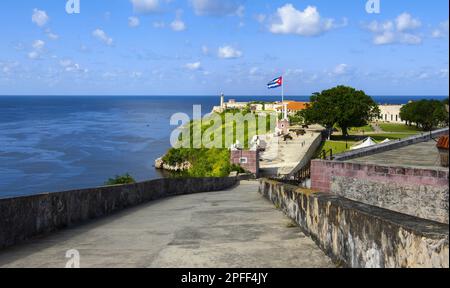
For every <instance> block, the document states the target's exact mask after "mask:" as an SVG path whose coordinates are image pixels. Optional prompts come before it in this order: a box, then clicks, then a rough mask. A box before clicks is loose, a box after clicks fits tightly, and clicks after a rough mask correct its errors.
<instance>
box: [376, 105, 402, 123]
mask: <svg viewBox="0 0 450 288" xmlns="http://www.w3.org/2000/svg"><path fill="white" fill-rule="evenodd" d="M378 107H379V108H380V114H381V117H380V119H379V121H380V122H386V123H398V124H402V123H403V124H405V123H406V121H402V119H401V118H400V109H401V108H402V107H403V105H379V106H378Z"/></svg>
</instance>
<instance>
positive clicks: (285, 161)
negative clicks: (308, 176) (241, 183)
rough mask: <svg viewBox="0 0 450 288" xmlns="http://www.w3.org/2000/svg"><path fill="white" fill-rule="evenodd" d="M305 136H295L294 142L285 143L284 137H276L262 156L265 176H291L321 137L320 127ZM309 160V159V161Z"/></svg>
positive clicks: (309, 131) (261, 164)
mask: <svg viewBox="0 0 450 288" xmlns="http://www.w3.org/2000/svg"><path fill="white" fill-rule="evenodd" d="M312 128H315V129H311V130H307V133H306V134H305V135H303V136H296V135H295V134H294V133H290V134H291V136H293V138H294V139H293V140H288V141H283V139H282V137H275V138H274V139H272V141H269V144H268V146H267V148H266V151H265V152H263V153H262V154H261V157H260V158H261V159H262V161H261V162H260V169H261V173H262V175H263V176H277V175H289V174H291V173H292V172H293V171H294V170H295V168H297V166H298V165H299V164H300V162H302V160H303V158H305V156H306V154H307V152H308V150H309V148H310V147H311V145H312V144H313V142H314V141H315V140H316V139H317V138H318V137H320V133H319V132H317V130H319V129H323V128H321V127H318V126H314V127H312ZM308 160H309V159H308Z"/></svg>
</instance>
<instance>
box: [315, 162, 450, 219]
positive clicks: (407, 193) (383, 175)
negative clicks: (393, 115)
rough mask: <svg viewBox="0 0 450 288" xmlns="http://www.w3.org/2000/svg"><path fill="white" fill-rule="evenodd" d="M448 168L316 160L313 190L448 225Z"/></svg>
mask: <svg viewBox="0 0 450 288" xmlns="http://www.w3.org/2000/svg"><path fill="white" fill-rule="evenodd" d="M448 174H449V171H448V169H443V168H439V167H436V168H435V169H428V168H415V167H401V166H386V165H375V164H362V163H352V162H336V161H322V160H314V161H312V165H311V188H312V189H315V190H318V191H320V192H329V193H333V194H335V195H339V196H342V197H345V198H348V199H352V200H355V201H359V202H363V203H366V204H369V205H374V206H378V207H381V208H386V209H390V210H393V211H397V212H400V213H405V214H409V215H412V216H416V217H420V218H424V219H429V220H433V221H437V222H441V223H446V224H448V223H449V219H448V218H449V209H448V208H449V207H448V206H449V205H448V199H449V185H448V176H449V175H448Z"/></svg>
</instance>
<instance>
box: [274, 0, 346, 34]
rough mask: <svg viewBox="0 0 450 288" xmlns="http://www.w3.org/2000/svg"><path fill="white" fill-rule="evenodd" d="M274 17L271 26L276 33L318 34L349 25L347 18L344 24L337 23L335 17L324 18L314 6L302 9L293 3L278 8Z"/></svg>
mask: <svg viewBox="0 0 450 288" xmlns="http://www.w3.org/2000/svg"><path fill="white" fill-rule="evenodd" d="M274 19H275V20H274V21H272V23H271V25H270V28H269V29H270V32H272V33H274V34H297V35H301V36H316V35H319V34H322V33H323V32H326V31H329V30H331V29H334V28H338V27H342V26H346V25H347V20H346V19H345V20H344V22H343V23H342V24H336V23H335V20H334V19H323V18H322V17H321V16H320V14H319V11H318V10H317V8H316V7H314V6H308V7H306V9H305V10H304V11H301V10H297V9H295V7H294V6H293V5H292V4H286V5H284V6H283V7H280V8H278V10H277V13H276V15H275V17H274Z"/></svg>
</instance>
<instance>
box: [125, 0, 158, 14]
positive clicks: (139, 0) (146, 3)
mask: <svg viewBox="0 0 450 288" xmlns="http://www.w3.org/2000/svg"><path fill="white" fill-rule="evenodd" d="M130 1H131V4H132V5H133V10H134V12H136V13H152V12H157V11H158V9H159V4H160V3H159V0H130Z"/></svg>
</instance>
